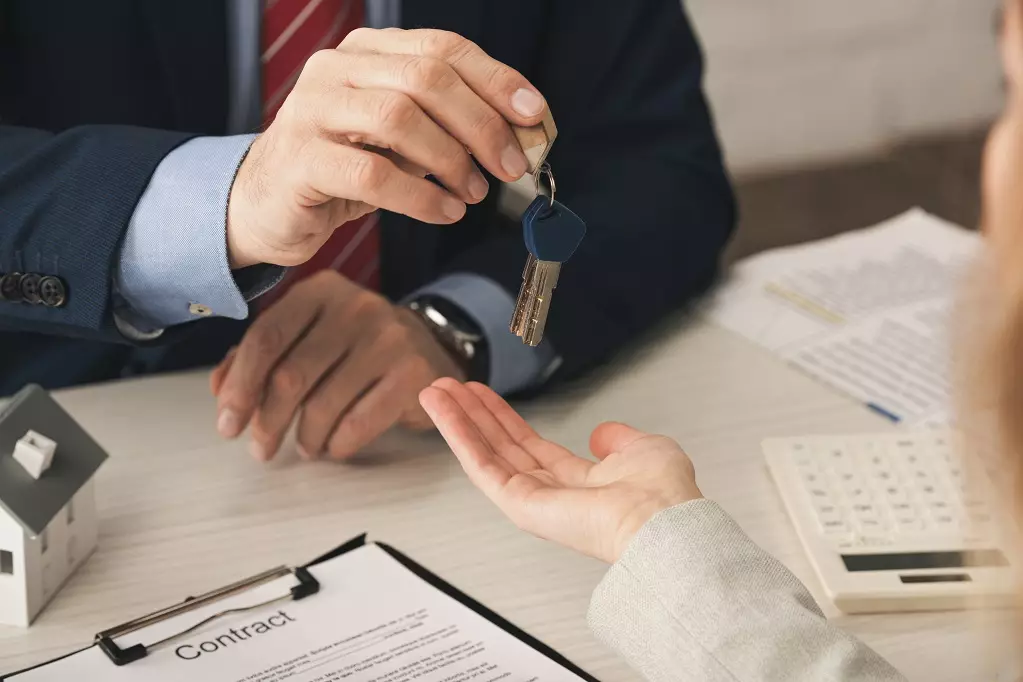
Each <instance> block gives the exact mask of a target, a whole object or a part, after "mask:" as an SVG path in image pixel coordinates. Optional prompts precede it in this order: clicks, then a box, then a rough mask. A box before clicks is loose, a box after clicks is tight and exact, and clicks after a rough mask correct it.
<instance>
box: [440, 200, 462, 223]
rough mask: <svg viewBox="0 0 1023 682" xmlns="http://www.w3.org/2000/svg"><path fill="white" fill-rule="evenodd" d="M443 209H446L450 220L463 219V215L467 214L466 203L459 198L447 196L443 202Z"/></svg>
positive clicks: (445, 211)
mask: <svg viewBox="0 0 1023 682" xmlns="http://www.w3.org/2000/svg"><path fill="white" fill-rule="evenodd" d="M440 208H441V210H442V211H444V215H445V216H447V217H448V219H449V220H461V219H462V216H464V215H465V204H463V203H462V202H461V201H459V200H458V199H452V198H451V197H447V198H446V199H444V201H443V202H441V207H440Z"/></svg>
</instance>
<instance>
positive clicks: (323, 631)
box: [6, 544, 592, 682]
mask: <svg viewBox="0 0 1023 682" xmlns="http://www.w3.org/2000/svg"><path fill="white" fill-rule="evenodd" d="M399 556H400V555H399ZM420 570H425V569H420ZM308 571H309V572H310V573H311V574H312V575H313V576H314V577H315V579H316V580H317V581H318V582H319V583H320V587H319V592H318V593H316V594H314V595H312V596H309V597H307V598H303V599H300V600H297V601H291V600H288V599H285V600H283V601H278V602H276V603H273V604H270V605H266V606H264V607H262V608H256V609H252V608H251V607H252V605H253V604H261V603H265V602H268V601H272V600H274V599H275V598H278V597H280V596H281V595H287V594H288V591H289V589H290V588H291V587H293V586H294V584H295V579H294V577H292V576H287V577H282V578H279V579H276V580H273V581H272V582H268V583H265V584H262V585H260V586H258V587H256V588H254V589H252V590H248V591H245V592H242V593H240V594H236V595H233V596H231V597H228V598H225V599H223V600H221V601H219V602H217V603H215V604H210V605H208V606H205V607H203V608H202V609H200V610H197V611H193V612H191V613H188V614H183V615H180V616H175V617H173V618H170V619H167V620H164V621H162V622H159V623H157V624H154V625H152V626H150V627H146V628H145V629H142V630H138V631H136V632H133V633H132V634H131V636H129V637H125V638H124V641H119V642H118V643H117V644H118V646H120V647H122V648H123V647H129V646H131V645H132V644H134V643H136V642H144V643H147V644H149V645H150V648H151V651H150V653H149V654H148V655H147V656H145V657H144V658H140V659H139V660H135V661H133V662H130V663H128V664H126V665H121V666H118V665H115V664H114V662H113V661H112V660H111V658H110V657H109V656H108V655H107V653H105V652H104V651H103V650H102V649H101V647H98V646H93V647H90V648H88V649H85V650H83V651H80V652H78V653H76V654H72V655H70V656H68V657H66V658H63V659H60V660H57V661H54V662H51V663H48V664H44V665H42V666H40V667H37V668H34V669H31V670H28V671H24V672H21V673H17V674H14V675H11V676H10V677H8V678H6V679H9V680H12V681H13V682H58V681H59V682H67V681H68V680H95V681H97V682H99V681H100V680H102V681H104V682H106V681H109V682H119V681H121V680H124V681H128V680H130V681H132V682H180V681H181V680H191V681H200V680H218V681H220V682H283V681H284V680H287V681H288V682H335V681H340V680H347V681H352V682H355V681H362V682H385V681H386V682H410V681H412V680H416V681H418V682H467V681H468V680H473V681H474V682H498V681H499V680H508V681H509V682H512V681H514V682H578V681H579V680H590V682H592V678H590V677H588V676H586V674H585V673H583V672H582V671H580V670H578V669H575V672H573V670H571V669H569V668H570V667H571V668H574V666H572V665H571V664H570V663H568V662H567V661H565V660H564V659H561V658H560V656H558V655H557V654H555V653H554V652H553V651H550V650H547V651H546V652H544V651H543V650H542V649H544V648H545V647H543V645H541V644H539V642H536V641H535V640H531V638H529V637H528V635H525V634H524V633H521V632H518V631H517V630H515V629H514V627H513V626H510V625H509V624H507V623H504V622H503V621H501V619H500V618H499V617H496V616H493V614H490V616H485V615H481V611H482V612H484V613H489V612H486V611H485V609H483V608H482V607H480V606H479V605H475V603H474V602H473V603H472V604H467V603H465V602H464V601H460V600H459V599H458V598H456V597H453V596H452V595H451V594H449V593H446V592H445V591H443V590H442V589H439V588H438V587H437V586H436V584H437V582H439V579H436V580H435V581H434V584H431V583H430V582H428V581H427V579H426V578H425V577H424V576H423V575H422V574H417V573H416V572H414V571H413V570H410V568H409V567H408V566H407V565H405V564H403V563H402V562H401V561H399V559H398V558H396V555H395V553H394V552H393V550H392V551H388V550H386V549H385V548H383V547H381V546H380V545H376V544H366V545H363V546H361V547H359V548H356V549H354V550H351V551H348V552H345V553H344V554H341V555H340V556H337V557H335V558H332V559H329V560H327V561H324V562H323V563H320V564H317V565H313V566H310V567H308ZM448 587H450V586H448ZM450 589H451V590H453V589H454V588H450ZM456 592H457V591H456ZM459 594H460V593H459ZM462 596H463V597H464V595H462ZM464 599H465V600H468V598H467V597H465V598H464ZM216 614H223V615H220V616H219V617H216V618H213V619H212V620H210V621H209V622H208V623H206V624H205V625H203V626H201V627H199V628H198V629H197V630H194V631H191V632H188V630H189V628H192V627H193V626H195V625H196V624H197V623H201V622H203V621H204V620H206V619H208V618H210V617H211V616H214V615H216ZM183 632H187V634H185V635H183V636H177V635H180V633H183ZM175 636H177V637H175ZM171 637H174V638H173V639H171V640H169V641H168V642H167V643H166V644H164V645H160V646H158V647H155V648H153V647H152V646H151V644H152V643H153V642H159V641H160V640H164V639H166V638H171ZM577 673H578V674H577Z"/></svg>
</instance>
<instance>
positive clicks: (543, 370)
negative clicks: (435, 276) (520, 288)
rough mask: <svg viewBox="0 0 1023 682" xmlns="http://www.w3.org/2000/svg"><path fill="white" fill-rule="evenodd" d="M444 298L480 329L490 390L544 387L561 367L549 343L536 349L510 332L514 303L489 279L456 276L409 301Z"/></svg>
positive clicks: (465, 275)
mask: <svg viewBox="0 0 1023 682" xmlns="http://www.w3.org/2000/svg"><path fill="white" fill-rule="evenodd" d="M427 294H429V295H433V296H440V297H442V298H445V299H447V300H449V301H451V302H452V303H454V304H455V305H457V306H458V307H459V308H461V309H462V310H464V311H465V313H466V314H467V315H468V316H469V317H471V318H472V319H473V321H474V322H476V324H477V325H479V327H480V329H482V330H483V335H484V336H485V337H486V339H487V347H488V349H489V352H490V381H489V382H488V384H489V386H490V388H492V389H493V390H494V391H496V392H497V393H500V394H501V395H508V394H511V393H515V392H516V391H521V390H523V389H527V388H531V387H533V386H535V385H537V384H540V383H543V382H544V381H545V380H546V379H547V378H548V377H549V376H550V375H551V374H552V373H553V372H554V370H555V369H557V366H558V365H559V364H560V359H559V358H558V357H557V353H555V351H554V348H553V346H552V345H551V344H550V343H549V342H548V341H546V340H544V341H542V342H541V343H540V345H539V346H537V347H535V348H533V347H530V346H527V345H526V344H524V343H522V339H520V338H518V337H517V336H515V335H514V334H512V333H511V332H510V331H508V322H509V320H511V317H512V313H513V312H514V310H515V301H514V299H512V297H511V296H510V295H509V294H508V292H507V291H505V290H504V289H503V288H502V287H501V285H499V284H498V283H497V282H494V281H493V280H491V279H488V278H486V277H481V276H480V275H475V274H468V273H456V274H452V275H448V276H446V277H444V278H442V279H439V280H437V281H436V282H433V283H432V284H428V285H427V286H425V287H423V288H422V289H420V290H419V291H417V292H415V293H414V294H413V295H412V296H411V297H410V298H416V297H418V296H423V295H427Z"/></svg>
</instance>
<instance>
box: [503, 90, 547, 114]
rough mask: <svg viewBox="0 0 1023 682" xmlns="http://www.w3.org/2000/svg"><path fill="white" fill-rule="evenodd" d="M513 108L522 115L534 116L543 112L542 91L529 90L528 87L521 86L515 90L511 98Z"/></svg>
mask: <svg viewBox="0 0 1023 682" xmlns="http://www.w3.org/2000/svg"><path fill="white" fill-rule="evenodd" d="M511 105H512V109H514V110H515V111H516V112H517V113H518V114H519V115H520V116H528V117H530V118H532V117H533V116H537V115H538V114H540V113H542V112H543V107H544V101H543V97H541V96H540V93H538V92H536V91H534V90H528V89H526V88H520V89H519V90H516V91H515V94H514V95H512V99H511Z"/></svg>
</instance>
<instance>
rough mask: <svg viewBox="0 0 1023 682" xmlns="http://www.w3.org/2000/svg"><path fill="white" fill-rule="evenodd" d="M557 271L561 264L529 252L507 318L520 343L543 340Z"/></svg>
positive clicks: (559, 270) (532, 343) (538, 342)
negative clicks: (510, 313) (517, 293)
mask: <svg viewBox="0 0 1023 682" xmlns="http://www.w3.org/2000/svg"><path fill="white" fill-rule="evenodd" d="M560 274H561V263H552V262H549V261H542V260H537V258H536V256H534V255H533V254H529V258H528V259H527V260H526V268H525V270H523V272H522V288H521V289H519V298H518V300H517V301H516V302H515V314H514V315H512V321H511V332H512V334H515V336H519V337H521V338H522V341H523V343H526V344H528V345H530V346H538V345H539V344H540V341H542V340H543V330H544V327H546V326H547V315H548V313H549V312H550V309H551V298H552V297H553V295H554V289H555V287H557V286H558V276H559V275H560Z"/></svg>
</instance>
